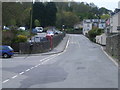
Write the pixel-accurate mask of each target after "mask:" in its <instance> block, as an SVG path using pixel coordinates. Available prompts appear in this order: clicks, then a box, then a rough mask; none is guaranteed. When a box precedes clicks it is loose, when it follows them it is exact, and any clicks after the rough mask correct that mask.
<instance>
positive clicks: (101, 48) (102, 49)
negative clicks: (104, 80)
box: [101, 46, 119, 67]
mask: <svg viewBox="0 0 120 90" xmlns="http://www.w3.org/2000/svg"><path fill="white" fill-rule="evenodd" d="M101 49H102V51H103V52H104V53H105V55H106V56H107V57H108V58H109V59H110V60H111V61H112V62H113V63H114V64H115V65H116V66H117V67H118V66H119V65H118V63H117V62H116V61H115V60H114V59H113V58H112V57H111V56H110V55H108V54H107V53H106V52H105V51H104V49H103V47H102V46H101Z"/></svg>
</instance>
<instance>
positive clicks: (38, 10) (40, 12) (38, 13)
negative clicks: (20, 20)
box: [32, 2, 46, 27]
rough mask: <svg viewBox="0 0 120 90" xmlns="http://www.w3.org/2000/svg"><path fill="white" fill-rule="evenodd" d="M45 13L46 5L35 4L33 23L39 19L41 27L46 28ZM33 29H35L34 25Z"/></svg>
mask: <svg viewBox="0 0 120 90" xmlns="http://www.w3.org/2000/svg"><path fill="white" fill-rule="evenodd" d="M45 13H46V10H45V5H44V4H43V3H42V2H35V3H34V4H33V17H32V18H33V23H34V21H35V20H36V19H37V20H39V21H40V22H41V26H45ZM33 27H35V25H34V24H33Z"/></svg>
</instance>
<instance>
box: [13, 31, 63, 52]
mask: <svg viewBox="0 0 120 90" xmlns="http://www.w3.org/2000/svg"><path fill="white" fill-rule="evenodd" d="M64 37H65V34H64V33H63V34H59V35H56V36H54V37H53V40H52V44H53V48H54V47H56V46H57V45H58V44H59V43H60V42H61V41H62V39H63V38H64ZM12 48H13V49H14V51H16V52H19V53H21V54H29V53H41V52H47V51H49V50H51V47H50V41H49V40H45V41H41V42H32V43H29V42H26V43H15V44H12Z"/></svg>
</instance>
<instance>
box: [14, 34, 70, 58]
mask: <svg viewBox="0 0 120 90" xmlns="http://www.w3.org/2000/svg"><path fill="white" fill-rule="evenodd" d="M68 38H69V36H68V35H66V36H65V37H64V38H63V40H62V41H61V42H60V43H59V45H58V46H57V47H55V48H54V49H53V50H51V51H49V52H45V53H38V54H15V55H14V56H15V57H19V56H28V55H29V56H39V55H52V54H57V53H61V52H63V51H64V49H65V47H66V44H67V41H68Z"/></svg>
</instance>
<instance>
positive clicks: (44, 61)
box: [2, 39, 70, 83]
mask: <svg viewBox="0 0 120 90" xmlns="http://www.w3.org/2000/svg"><path fill="white" fill-rule="evenodd" d="M69 42H70V41H69V39H68V41H67V45H66V47H65V50H64V51H63V52H62V53H59V54H55V55H51V56H49V57H47V58H44V59H42V60H40V62H42V61H43V62H42V63H39V64H38V65H36V66H34V67H31V68H30V69H27V70H25V71H26V72H28V71H30V70H32V69H33V68H35V67H38V66H40V65H41V64H44V63H46V62H47V61H49V60H51V59H53V58H55V57H57V56H59V55H61V54H63V53H65V51H66V49H67V48H68V45H69ZM24 73H25V72H21V73H19V74H20V75H22V74H24ZM16 77H18V75H15V76H13V77H12V79H14V78H16ZM9 80H10V79H7V80H5V81H3V82H2V83H6V82H8V81H9Z"/></svg>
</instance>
